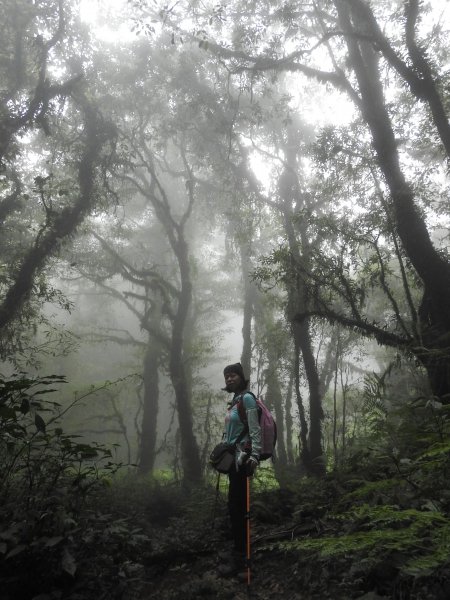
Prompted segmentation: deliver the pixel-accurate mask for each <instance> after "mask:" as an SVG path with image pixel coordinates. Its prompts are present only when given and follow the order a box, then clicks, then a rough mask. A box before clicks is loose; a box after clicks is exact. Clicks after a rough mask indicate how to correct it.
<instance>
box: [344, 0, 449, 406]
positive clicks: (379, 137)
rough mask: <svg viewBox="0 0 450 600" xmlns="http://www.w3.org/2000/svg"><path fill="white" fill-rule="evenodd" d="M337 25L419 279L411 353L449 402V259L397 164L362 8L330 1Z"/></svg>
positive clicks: (436, 391) (400, 232) (397, 221)
mask: <svg viewBox="0 0 450 600" xmlns="http://www.w3.org/2000/svg"><path fill="white" fill-rule="evenodd" d="M335 4H336V7H337V10H338V14H339V19H340V24H341V27H342V29H343V31H345V32H346V33H348V34H349V35H348V36H346V42H347V46H348V51H349V57H350V61H351V65H352V67H353V69H354V72H355V75H356V78H357V81H358V86H359V92H360V96H361V111H362V115H363V117H364V119H365V121H366V122H367V124H368V126H369V129H370V131H371V134H372V139H373V146H374V149H375V152H376V155H377V159H378V164H379V167H380V169H381V171H382V173H383V175H384V178H385V180H386V183H387V185H388V187H389V191H390V194H391V199H392V206H393V210H394V216H395V226H396V230H397V232H398V235H399V237H400V240H401V242H402V245H403V248H404V250H405V252H406V254H407V256H408V258H409V260H410V261H411V264H412V265H413V266H414V268H415V270H416V271H417V274H418V275H419V277H420V278H421V280H422V282H423V287H424V292H423V301H422V305H421V310H420V311H419V318H420V325H421V339H417V342H416V346H415V347H413V348H411V350H412V352H413V353H414V354H415V355H416V357H417V358H418V359H419V360H420V361H421V362H422V364H423V365H424V367H425V369H426V370H427V373H428V377H429V381H430V385H431V388H432V390H433V393H434V394H435V395H436V396H438V397H440V398H441V399H442V400H443V401H444V402H447V403H450V356H449V352H448V348H449V346H450V310H449V306H450V264H449V263H448V261H447V260H446V259H445V258H444V257H443V256H442V255H441V254H440V253H439V252H438V251H437V250H436V248H435V247H434V246H433V244H432V242H431V239H430V235H429V232H428V230H427V227H426V224H425V221H424V219H423V217H422V215H421V214H420V213H419V211H418V209H417V207H416V205H415V201H414V191H413V189H412V187H411V185H410V184H409V183H408V182H407V181H406V179H405V176H404V174H403V172H402V168H401V165H400V160H399V154H398V144H397V140H396V139H395V133H394V129H393V125H392V122H391V119H390V116H389V112H388V109H387V106H386V101H385V98H384V94H383V86H382V83H381V80H380V73H379V67H378V60H379V59H378V56H377V54H376V52H375V50H374V48H373V46H372V44H371V43H370V42H369V41H367V40H364V39H362V38H361V36H356V35H355V31H356V29H357V30H358V31H359V32H361V31H362V32H365V31H369V32H371V28H370V24H369V23H368V22H367V20H366V16H365V14H364V12H362V11H361V10H359V9H358V6H357V5H355V6H353V5H352V4H351V3H348V2H343V1H342V0H336V1H335Z"/></svg>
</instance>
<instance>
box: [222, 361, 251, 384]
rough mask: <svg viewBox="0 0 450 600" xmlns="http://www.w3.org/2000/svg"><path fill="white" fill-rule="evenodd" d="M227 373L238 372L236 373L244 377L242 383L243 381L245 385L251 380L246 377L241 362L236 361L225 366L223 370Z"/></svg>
mask: <svg viewBox="0 0 450 600" xmlns="http://www.w3.org/2000/svg"><path fill="white" fill-rule="evenodd" d="M227 373H236V375H239V377H240V378H241V379H242V383H243V385H244V387H247V386H248V384H249V381H248V379H246V378H245V375H244V369H243V368H242V365H241V363H235V364H234V365H227V366H226V367H225V369H224V370H223V374H224V376H225V375H226V374H227Z"/></svg>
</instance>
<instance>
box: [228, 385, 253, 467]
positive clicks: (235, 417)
mask: <svg viewBox="0 0 450 600" xmlns="http://www.w3.org/2000/svg"><path fill="white" fill-rule="evenodd" d="M239 400H241V402H242V403H243V406H244V409H245V413H246V415H247V422H248V432H247V433H246V434H245V435H244V436H242V437H241V440H240V442H239V444H238V447H239V448H242V449H243V448H245V447H248V446H250V448H251V455H252V456H254V457H255V458H257V459H259V455H260V453H261V427H260V426H259V415H258V407H257V405H256V400H255V398H254V397H253V396H252V394H249V393H247V392H244V394H243V395H242V392H241V393H239V394H235V396H234V398H233V400H232V402H231V405H230V407H229V409H228V412H227V416H226V417H225V434H224V439H225V441H226V442H227V444H230V445H232V446H234V445H235V444H236V443H237V441H238V440H239V436H241V435H242V432H243V431H244V429H245V424H244V423H243V422H242V420H241V418H240V416H239V411H238V408H237V406H236V405H237V403H238V401H239Z"/></svg>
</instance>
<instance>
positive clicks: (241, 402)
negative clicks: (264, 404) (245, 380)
mask: <svg viewBox="0 0 450 600" xmlns="http://www.w3.org/2000/svg"><path fill="white" fill-rule="evenodd" d="M244 394H250V396H253V398H254V399H255V400H256V396H255V394H254V393H253V392H250V390H245V391H244V392H241V393H240V394H239V396H240V397H239V400H238V401H237V402H236V406H237V411H238V415H239V418H240V419H241V421H242V422H243V423H244V425H245V426H246V428H247V430H248V421H247V414H246V412H245V407H244ZM256 408H257V410H258V412H259V410H260V408H259V406H258V405H256Z"/></svg>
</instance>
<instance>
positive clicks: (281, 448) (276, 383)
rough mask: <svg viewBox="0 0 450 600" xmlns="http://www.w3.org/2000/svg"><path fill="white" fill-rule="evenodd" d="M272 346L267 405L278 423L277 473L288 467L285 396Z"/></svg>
mask: <svg viewBox="0 0 450 600" xmlns="http://www.w3.org/2000/svg"><path fill="white" fill-rule="evenodd" d="M273 354H274V353H273V351H272V350H271V344H270V341H269V345H268V359H269V365H268V368H267V378H266V381H267V394H266V403H267V405H268V407H269V408H271V409H273V411H274V413H275V421H276V423H277V460H276V461H275V463H274V465H275V472H277V470H278V469H279V468H281V469H283V467H285V466H286V465H287V454H286V445H285V442H284V411H283V395H282V393H281V386H280V380H279V377H278V360H277V357H275V356H273Z"/></svg>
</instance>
